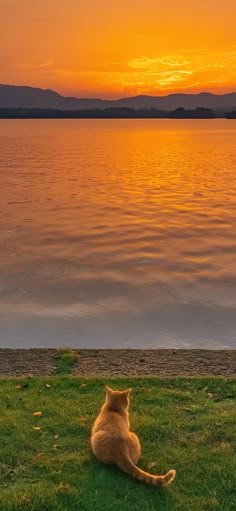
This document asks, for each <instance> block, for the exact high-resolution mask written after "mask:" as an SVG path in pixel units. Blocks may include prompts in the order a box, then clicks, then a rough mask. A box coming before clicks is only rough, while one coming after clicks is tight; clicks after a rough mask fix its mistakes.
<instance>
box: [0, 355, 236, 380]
mask: <svg viewBox="0 0 236 511" xmlns="http://www.w3.org/2000/svg"><path fill="white" fill-rule="evenodd" d="M75 351H77V353H78V355H79V356H78V361H77V362H76V364H75V366H74V368H73V374H74V375H77V376H80V375H83V376H92V375H97V376H109V375H110V376H119V375H121V376H229V377H233V376H236V350H170V349H166V350H165V349H161V350H158V349H157V350H83V349H82V350H75ZM58 353H59V352H58V350H55V349H28V350H27V349H15V350H11V349H0V376H1V377H3V376H29V375H30V376H50V375H54V374H56V359H57V357H58Z"/></svg>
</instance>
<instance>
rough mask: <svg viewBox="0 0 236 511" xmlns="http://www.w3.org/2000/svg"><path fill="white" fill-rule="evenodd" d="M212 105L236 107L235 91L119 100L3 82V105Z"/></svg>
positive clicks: (0, 87) (165, 107)
mask: <svg viewBox="0 0 236 511" xmlns="http://www.w3.org/2000/svg"><path fill="white" fill-rule="evenodd" d="M112 107H117V108H134V109H142V108H147V109H149V108H156V109H158V110H165V111H170V110H175V109H176V108H181V107H182V108H186V109H195V108H211V109H213V110H218V111H220V110H221V111H225V112H228V111H232V110H235V108H236V92H231V93H230V94H221V95H218V94H211V93H209V92H201V93H200V94H170V95H168V96H135V97H130V98H123V99H117V100H105V99H87V98H73V97H72V98H71V97H64V96H61V95H60V94H58V93H57V92H55V91H53V90H50V89H46V90H43V89H38V88H34V87H24V86H18V85H1V84H0V108H50V109H59V110H88V109H92V108H102V109H104V108H112Z"/></svg>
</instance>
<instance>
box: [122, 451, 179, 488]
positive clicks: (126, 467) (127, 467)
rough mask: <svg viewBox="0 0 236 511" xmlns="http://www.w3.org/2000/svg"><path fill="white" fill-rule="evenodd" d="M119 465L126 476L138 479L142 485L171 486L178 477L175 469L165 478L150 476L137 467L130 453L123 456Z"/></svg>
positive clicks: (164, 476)
mask: <svg viewBox="0 0 236 511" xmlns="http://www.w3.org/2000/svg"><path fill="white" fill-rule="evenodd" d="M117 464H118V466H119V468H120V469H121V470H123V472H125V473H126V474H129V475H130V476H131V477H134V478H135V479H138V480H139V481H141V482H142V483H145V484H150V485H153V486H169V484H171V483H172V481H174V478H175V475H176V471H175V470H174V469H172V470H169V472H167V473H166V474H165V475H163V476H159V475H158V476H156V475H152V474H149V473H148V472H145V471H144V470H142V469H141V468H139V467H137V466H136V465H135V464H134V463H133V462H132V460H131V459H130V456H129V454H128V453H127V456H126V455H124V456H121V457H120V459H119V462H118V463H117Z"/></svg>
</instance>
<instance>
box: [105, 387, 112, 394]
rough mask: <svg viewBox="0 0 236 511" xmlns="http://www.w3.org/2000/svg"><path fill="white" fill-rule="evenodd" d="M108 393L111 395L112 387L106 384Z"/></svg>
mask: <svg viewBox="0 0 236 511" xmlns="http://www.w3.org/2000/svg"><path fill="white" fill-rule="evenodd" d="M105 388H106V394H107V395H109V394H111V393H112V389H110V387H108V385H106V387H105Z"/></svg>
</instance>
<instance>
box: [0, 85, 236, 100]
mask: <svg viewBox="0 0 236 511" xmlns="http://www.w3.org/2000/svg"><path fill="white" fill-rule="evenodd" d="M0 86H5V87H28V88H29V89H38V90H41V91H44V92H47V91H50V92H54V93H55V94H58V95H59V96H61V97H62V98H73V99H82V100H92V101H93V100H94V101H119V100H122V99H131V98H140V97H146V98H167V97H169V96H179V95H182V96H199V95H202V94H209V95H211V96H226V95H230V94H236V90H232V91H231V92H222V93H220V94H218V93H215V92H209V91H206V90H205V91H201V92H171V93H169V94H163V95H156V96H153V95H152V94H150V95H149V94H135V95H134V96H123V97H119V98H115V99H114V98H113V99H108V98H101V97H82V96H64V95H63V94H60V93H59V92H57V90H55V89H50V88H45V89H44V88H42V87H35V86H32V85H17V84H9V83H0Z"/></svg>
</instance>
